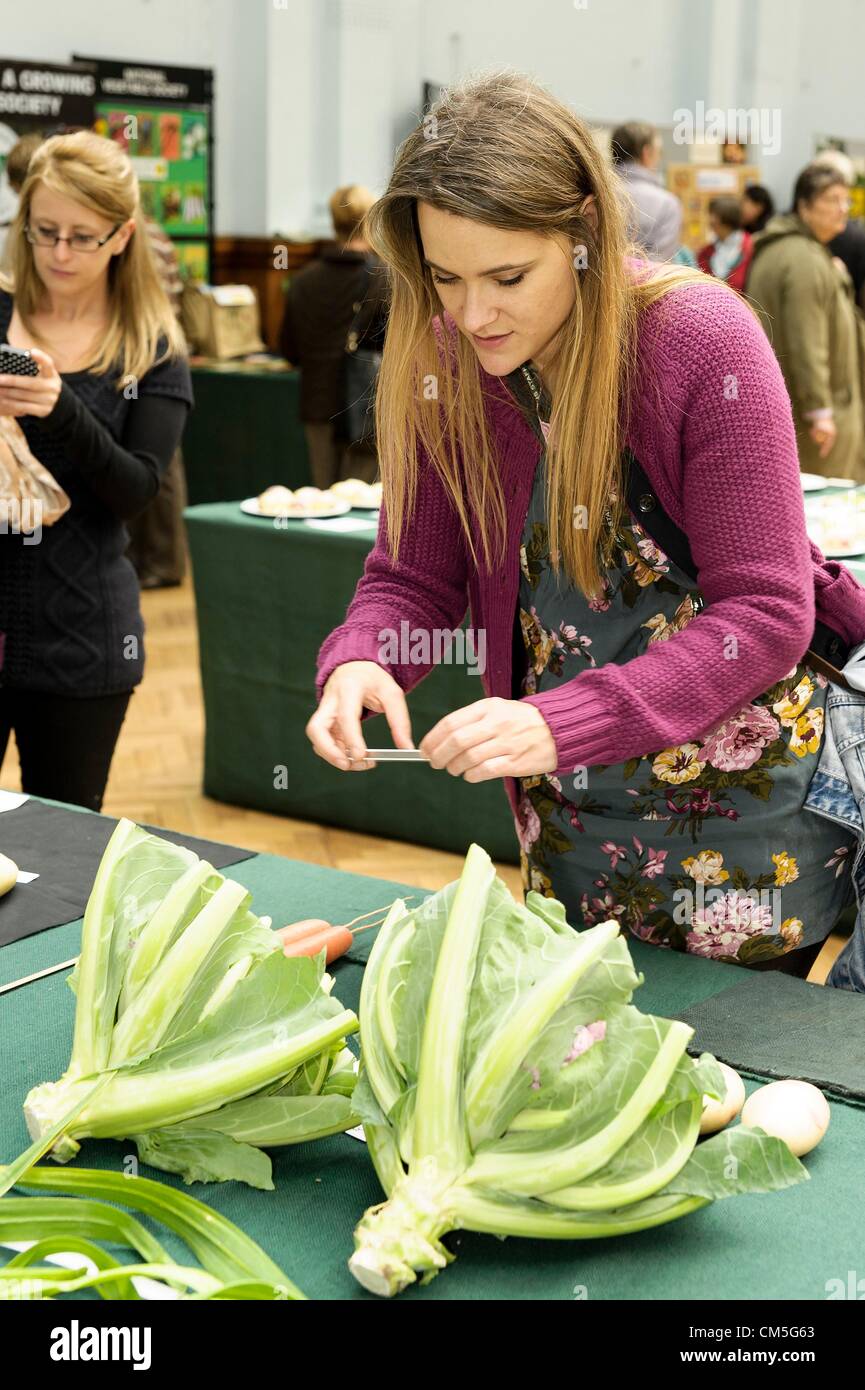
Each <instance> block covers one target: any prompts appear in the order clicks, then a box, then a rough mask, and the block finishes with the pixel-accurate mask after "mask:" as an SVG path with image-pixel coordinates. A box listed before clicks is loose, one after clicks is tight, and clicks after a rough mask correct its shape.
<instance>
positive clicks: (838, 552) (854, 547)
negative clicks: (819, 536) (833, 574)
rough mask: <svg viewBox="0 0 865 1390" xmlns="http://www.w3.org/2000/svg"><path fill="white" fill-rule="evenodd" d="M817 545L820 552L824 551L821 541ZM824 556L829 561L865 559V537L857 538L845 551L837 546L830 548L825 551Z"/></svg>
mask: <svg viewBox="0 0 865 1390" xmlns="http://www.w3.org/2000/svg"><path fill="white" fill-rule="evenodd" d="M816 544H817V545H818V547H819V548H820V550H823V547H822V545H820V542H819V541H817V542H816ZM823 554H824V555H825V556H826V559H827V560H859V559H861V558H863V557H865V536H857V537H856V539H855V540H853V541H851V542H850V544H849V545H848V546H847V547H846V548H845V549H843V550H842V549H839V548H838V546H835V545H833V546H830V547H829V549H828V550H823Z"/></svg>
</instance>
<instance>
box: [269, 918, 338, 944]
mask: <svg viewBox="0 0 865 1390" xmlns="http://www.w3.org/2000/svg"><path fill="white" fill-rule="evenodd" d="M330 925H331V924H330V922H325V920H324V918H323V917H305V918H304V920H303V921H302V922H289V924H288V926H287V927H280V929H279V931H278V932H276V933H275V935H276V936H278V937H279V939H280V941H281V942H282V944H283V946H289V945H290V944H291V943H292V942H294V941H302V940H303V938H304V937H306V936H309V935H310V933H311V932H321V931H326V930H328V929H329V928H330Z"/></svg>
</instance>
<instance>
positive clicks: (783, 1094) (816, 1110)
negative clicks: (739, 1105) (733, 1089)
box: [742, 1080, 829, 1158]
mask: <svg viewBox="0 0 865 1390" xmlns="http://www.w3.org/2000/svg"><path fill="white" fill-rule="evenodd" d="M742 1124H743V1125H746V1126H747V1127H749V1128H751V1129H755V1128H758V1129H764V1130H765V1131H766V1133H767V1134H774V1135H775V1137H776V1138H777V1139H783V1140H784V1141H785V1143H786V1144H787V1146H788V1148H789V1149H790V1152H791V1153H794V1154H795V1155H796V1156H797V1158H798V1157H801V1156H802V1154H807V1153H810V1152H811V1150H812V1149H814V1148H816V1147H817V1145H818V1144H819V1143H820V1140H821V1139H822V1138H823V1135H824V1134H825V1133H826V1130H827V1129H828V1128H829V1102H828V1101H827V1100H826V1097H825V1096H824V1095H823V1092H822V1091H820V1090H818V1089H817V1087H816V1086H812V1085H811V1083H810V1081H792V1080H791V1081H773V1082H771V1083H770V1084H769V1085H768V1086H761V1087H760V1089H759V1091H754V1093H753V1095H750V1096H749V1097H748V1099H747V1100H746V1102H745V1108H744V1109H743V1111H742Z"/></svg>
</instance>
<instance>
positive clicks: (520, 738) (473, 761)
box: [418, 696, 558, 782]
mask: <svg viewBox="0 0 865 1390" xmlns="http://www.w3.org/2000/svg"><path fill="white" fill-rule="evenodd" d="M418 747H419V748H420V750H421V752H423V753H427V754H428V755H429V760H430V767H436V768H441V767H444V768H447V770H448V772H449V773H450V774H451V776H452V777H462V778H463V779H464V780H465V781H466V782H489V781H491V780H492V778H494V777H532V776H535V775H537V774H539V773H542V772H555V770H556V767H557V766H558V754H557V752H556V743H555V739H554V738H553V736H552V734H551V733H550V729H549V726H548V724H547V721H546V720H545V719H544V716H543V715H542V714H541V712H540V710H539V709H537V707H536V706H535V705H529V704H526V703H525V701H524V700H502V699H500V698H498V697H497V696H494V697H492V698H490V699H487V700H475V702H474V704H471V705H466V706H465V707H464V708H463V709H458V710H454V712H453V714H448V715H446V716H445V718H444V719H440V720H439V722H438V723H437V724H436V725H434V727H433V728H432V729H430V731H429V733H428V734H427V735H426V736H425V737H424V738H423V739H421V741H420V743H419V745H418Z"/></svg>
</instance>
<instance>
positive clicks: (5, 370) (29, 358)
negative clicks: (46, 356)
mask: <svg viewBox="0 0 865 1390" xmlns="http://www.w3.org/2000/svg"><path fill="white" fill-rule="evenodd" d="M0 374H2V375H5V376H38V375H39V363H38V362H37V361H36V359H35V357H34V356H33V353H32V352H31V351H30V349H29V348H14V347H10V346H9V344H8V343H0Z"/></svg>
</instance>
